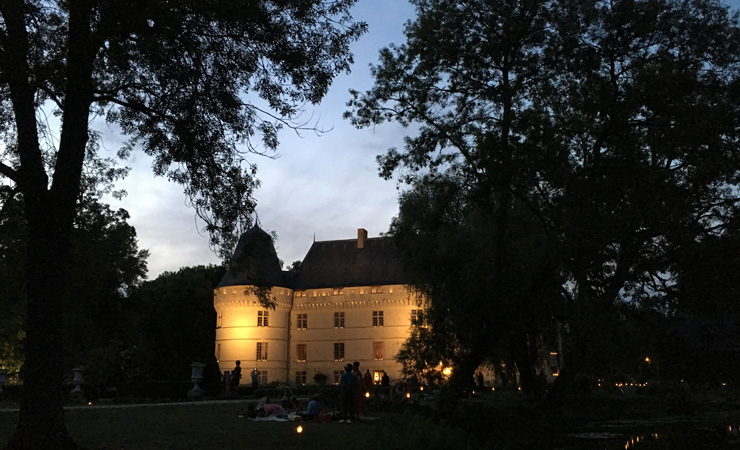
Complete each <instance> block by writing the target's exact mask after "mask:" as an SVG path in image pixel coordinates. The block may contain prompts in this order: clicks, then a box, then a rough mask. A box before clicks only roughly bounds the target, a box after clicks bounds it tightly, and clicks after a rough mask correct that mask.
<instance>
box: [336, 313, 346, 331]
mask: <svg viewBox="0 0 740 450" xmlns="http://www.w3.org/2000/svg"><path fill="white" fill-rule="evenodd" d="M334 328H344V313H343V312H335V313H334Z"/></svg>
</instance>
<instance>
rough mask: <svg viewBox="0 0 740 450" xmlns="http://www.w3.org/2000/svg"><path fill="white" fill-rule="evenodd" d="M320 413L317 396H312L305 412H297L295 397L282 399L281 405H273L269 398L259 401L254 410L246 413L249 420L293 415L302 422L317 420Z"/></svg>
mask: <svg viewBox="0 0 740 450" xmlns="http://www.w3.org/2000/svg"><path fill="white" fill-rule="evenodd" d="M320 412H321V403H320V402H319V396H318V395H314V396H313V398H312V399H311V401H310V402H308V405H307V406H306V410H305V411H298V404H297V402H296V399H295V397H293V398H289V397H283V399H282V402H281V403H273V402H272V401H271V400H270V398H269V397H265V398H263V399H261V400H260V401H259V402H258V403H257V406H256V407H254V409H250V410H249V411H248V412H247V416H248V417H250V418H253V419H254V418H257V417H280V418H290V417H291V416H293V415H299V416H300V417H301V418H302V419H304V420H317V419H318V418H319V413H320Z"/></svg>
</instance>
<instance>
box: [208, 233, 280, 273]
mask: <svg viewBox="0 0 740 450" xmlns="http://www.w3.org/2000/svg"><path fill="white" fill-rule="evenodd" d="M250 284H251V285H258V286H286V284H287V283H286V280H285V274H284V273H283V270H282V268H281V267H280V261H279V260H278V257H277V252H275V245H274V244H273V242H272V236H270V235H269V234H267V233H266V232H265V231H264V230H262V229H261V228H259V227H258V226H256V225H255V226H253V227H252V228H250V229H249V230H248V231H247V232H246V233H244V234H243V235H242V236H241V237H240V238H239V242H238V243H237V244H236V249H235V250H234V255H233V257H232V258H231V263H230V264H229V268H228V270H227V271H226V274H225V275H224V277H223V278H222V279H221V282H220V283H219V284H218V287H224V286H240V285H250Z"/></svg>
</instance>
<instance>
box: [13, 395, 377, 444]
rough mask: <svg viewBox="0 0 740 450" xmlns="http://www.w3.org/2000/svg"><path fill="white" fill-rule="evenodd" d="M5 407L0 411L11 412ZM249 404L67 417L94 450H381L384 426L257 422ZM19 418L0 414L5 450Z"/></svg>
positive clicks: (81, 412)
mask: <svg viewBox="0 0 740 450" xmlns="http://www.w3.org/2000/svg"><path fill="white" fill-rule="evenodd" d="M6 406H7V405H3V404H2V402H0V408H3V407H6ZM244 411H245V403H217V404H198V403H193V404H185V405H176V406H141V407H127V408H98V407H90V408H81V409H71V410H67V411H66V412H65V416H66V419H67V428H68V429H69V432H70V434H71V435H72V437H73V438H74V439H75V440H76V441H77V443H79V444H80V445H83V446H85V447H87V448H89V449H90V450H99V449H106V450H124V449H125V450H155V449H156V450H162V449H177V450H190V449H193V450H195V449H197V450H209V449H214V450H216V449H218V450H232V449H233V450H237V449H252V448H269V449H287V450H291V449H299V448H300V449H307V450H312V449H316V450H325V449H328V448H341V447H345V446H346V445H347V443H350V442H351V443H352V449H353V450H363V449H371V448H373V449H377V448H378V440H377V439H376V437H375V434H376V429H377V428H378V426H379V425H378V424H379V422H380V420H374V421H364V422H363V423H353V424H339V423H306V422H303V423H301V425H302V426H303V432H302V433H300V434H299V433H297V432H296V427H297V425H298V424H297V423H293V422H253V421H249V420H247V419H245V418H244V417H239V416H240V415H242V416H243V413H244ZM17 417H18V413H17V412H0V448H1V447H2V446H4V445H5V443H6V442H7V439H8V436H9V433H11V432H12V431H13V429H14V426H15V422H16V420H17Z"/></svg>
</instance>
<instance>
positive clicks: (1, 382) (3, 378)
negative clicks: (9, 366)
mask: <svg viewBox="0 0 740 450" xmlns="http://www.w3.org/2000/svg"><path fill="white" fill-rule="evenodd" d="M7 382H8V371H7V370H5V369H0V398H3V396H4V395H5V392H3V388H4V387H5V383H7Z"/></svg>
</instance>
